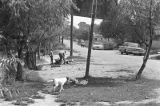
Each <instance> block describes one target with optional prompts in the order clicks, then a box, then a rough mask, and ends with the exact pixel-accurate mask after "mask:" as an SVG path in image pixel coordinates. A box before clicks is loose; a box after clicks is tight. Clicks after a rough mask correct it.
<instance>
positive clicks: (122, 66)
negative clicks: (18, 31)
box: [0, 40, 160, 106]
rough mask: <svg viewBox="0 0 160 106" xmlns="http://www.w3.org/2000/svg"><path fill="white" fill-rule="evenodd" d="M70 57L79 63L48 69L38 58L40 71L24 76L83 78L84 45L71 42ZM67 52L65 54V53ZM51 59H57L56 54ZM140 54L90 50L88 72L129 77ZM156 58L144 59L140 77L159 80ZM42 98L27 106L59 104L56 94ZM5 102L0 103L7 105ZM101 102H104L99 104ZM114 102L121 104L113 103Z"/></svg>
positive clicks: (159, 69)
mask: <svg viewBox="0 0 160 106" xmlns="http://www.w3.org/2000/svg"><path fill="white" fill-rule="evenodd" d="M64 43H65V44H66V45H67V46H68V47H69V41H67V40H65V41H64ZM74 50H75V51H77V52H76V53H74V56H78V57H81V58H80V60H81V62H76V61H75V62H74V63H73V65H63V66H61V67H53V68H51V67H50V65H49V63H50V59H49V57H42V58H43V59H45V60H46V63H45V64H46V65H44V66H43V67H42V70H41V71H29V72H27V73H26V79H27V80H31V81H47V80H49V79H53V78H56V77H65V76H70V77H83V76H84V74H85V68H86V63H85V62H86V57H87V48H82V47H80V46H78V45H77V44H76V43H74ZM68 55H69V53H68ZM54 58H58V57H57V55H56V56H55V57H54ZM142 60H143V56H132V55H121V54H120V53H119V52H118V51H117V50H113V51H110V50H107V51H104V50H92V56H91V65H90V75H92V76H95V77H112V78H117V77H119V76H133V75H135V74H136V73H137V71H138V69H139V68H140V66H141V64H142ZM159 64H160V61H157V60H148V63H147V66H146V68H145V70H144V72H143V76H144V77H146V78H148V79H154V80H160V65H159ZM154 92H156V93H157V94H158V95H160V89H155V90H154ZM40 94H41V95H43V96H44V97H45V99H43V100H35V101H36V103H35V104H31V105H29V106H44V104H45V106H59V105H60V103H56V102H55V101H54V100H55V99H56V96H53V95H48V94H43V93H41V92H40ZM152 101H154V102H157V103H160V97H157V98H154V99H149V100H148V99H147V100H144V101H139V102H134V104H139V103H147V102H152ZM123 103H125V104H126V105H127V104H133V103H132V101H123ZM7 104H8V103H7V102H5V103H4V104H3V105H2V102H1V101H0V105H2V106H11V105H7ZM103 104H105V103H103ZM107 104H108V103H106V105H107ZM117 104H121V101H120V102H117Z"/></svg>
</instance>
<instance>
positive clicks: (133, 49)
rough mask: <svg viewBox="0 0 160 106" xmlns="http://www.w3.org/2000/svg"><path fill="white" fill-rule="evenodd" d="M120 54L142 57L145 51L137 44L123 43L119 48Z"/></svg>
mask: <svg viewBox="0 0 160 106" xmlns="http://www.w3.org/2000/svg"><path fill="white" fill-rule="evenodd" d="M119 51H120V52H121V54H126V55H128V54H133V55H144V54H145V50H144V49H143V48H141V47H140V46H139V44H138V43H133V42H124V43H123V45H122V46H119Z"/></svg>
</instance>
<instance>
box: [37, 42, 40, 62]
mask: <svg viewBox="0 0 160 106" xmlns="http://www.w3.org/2000/svg"><path fill="white" fill-rule="evenodd" d="M40 49H41V42H40V43H39V44H38V51H37V53H38V59H39V60H40V58H41V57H40Z"/></svg>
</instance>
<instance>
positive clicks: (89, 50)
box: [84, 0, 97, 78]
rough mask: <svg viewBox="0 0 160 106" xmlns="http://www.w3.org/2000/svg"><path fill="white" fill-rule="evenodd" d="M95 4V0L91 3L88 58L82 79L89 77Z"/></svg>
mask: <svg viewBox="0 0 160 106" xmlns="http://www.w3.org/2000/svg"><path fill="white" fill-rule="evenodd" d="M96 4H97V0H93V3H92V16H91V17H92V22H91V29H90V36H89V46H88V56H87V63H86V73H85V76H84V78H88V77H89V68H90V58H91V48H92V41H93V28H94V19H95V12H96Z"/></svg>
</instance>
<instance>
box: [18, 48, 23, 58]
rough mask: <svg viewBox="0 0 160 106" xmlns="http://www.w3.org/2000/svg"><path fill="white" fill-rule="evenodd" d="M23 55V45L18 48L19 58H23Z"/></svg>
mask: <svg viewBox="0 0 160 106" xmlns="http://www.w3.org/2000/svg"><path fill="white" fill-rule="evenodd" d="M21 56H22V47H20V48H19V49H18V58H21Z"/></svg>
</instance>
